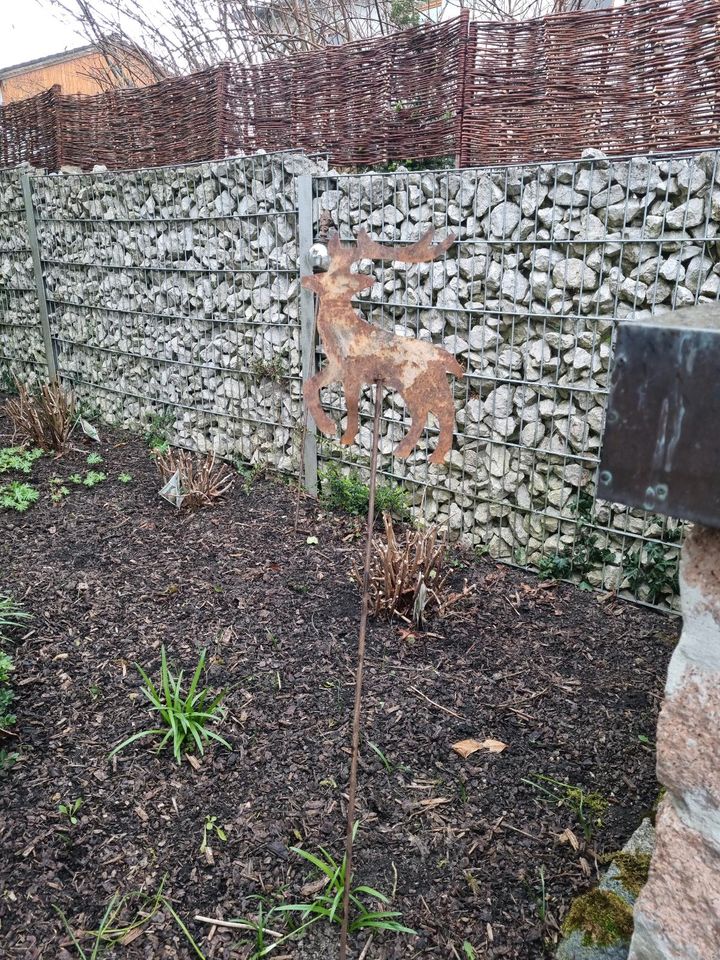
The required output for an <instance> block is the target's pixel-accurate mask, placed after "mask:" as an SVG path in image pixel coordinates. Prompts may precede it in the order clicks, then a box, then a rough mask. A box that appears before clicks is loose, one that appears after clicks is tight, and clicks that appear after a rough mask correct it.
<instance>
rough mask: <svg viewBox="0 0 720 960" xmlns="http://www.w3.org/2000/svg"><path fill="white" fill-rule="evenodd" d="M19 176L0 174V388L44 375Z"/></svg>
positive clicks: (41, 339)
mask: <svg viewBox="0 0 720 960" xmlns="http://www.w3.org/2000/svg"><path fill="white" fill-rule="evenodd" d="M20 176H21V175H20V173H19V172H15V171H4V170H3V171H0V375H1V377H2V379H1V380H0V388H2V387H3V386H5V387H8V386H10V385H11V384H12V378H13V377H14V376H16V377H18V378H20V379H21V380H22V381H27V382H33V381H35V380H36V379H37V378H38V377H40V378H42V377H43V376H44V375H45V374H46V371H47V367H46V360H45V347H44V344H43V338H42V332H41V329H40V320H39V314H38V298H37V289H36V286H35V274H34V271H33V263H32V256H31V254H30V249H29V246H28V233H27V219H26V216H25V201H24V199H23V191H22V182H21V179H20Z"/></svg>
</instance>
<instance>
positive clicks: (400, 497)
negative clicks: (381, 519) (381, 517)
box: [319, 463, 408, 518]
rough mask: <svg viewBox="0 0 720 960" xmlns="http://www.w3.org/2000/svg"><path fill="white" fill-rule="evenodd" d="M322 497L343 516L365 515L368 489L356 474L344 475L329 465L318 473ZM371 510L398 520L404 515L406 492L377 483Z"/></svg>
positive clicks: (406, 506)
mask: <svg viewBox="0 0 720 960" xmlns="http://www.w3.org/2000/svg"><path fill="white" fill-rule="evenodd" d="M319 476H320V481H321V486H322V498H323V500H324V501H325V503H326V504H327V505H328V506H329V507H335V508H336V509H339V510H344V511H345V512H346V513H350V514H354V515H362V514H365V513H367V509H368V503H369V501H370V488H369V487H368V485H367V484H366V483H363V482H362V480H361V479H360V478H359V477H358V475H357V474H356V473H350V474H344V473H341V472H340V468H339V467H338V466H337V464H334V463H331V464H330V465H329V466H328V467H326V468H325V469H324V470H321V471H320V474H319ZM375 509H376V510H377V511H378V512H385V513H391V514H393V516H395V517H398V518H402V517H405V516H407V513H408V503H407V493H406V492H405V491H404V490H403V489H402V487H398V486H391V485H390V484H383V483H379V484H378V485H377V487H376V489H375Z"/></svg>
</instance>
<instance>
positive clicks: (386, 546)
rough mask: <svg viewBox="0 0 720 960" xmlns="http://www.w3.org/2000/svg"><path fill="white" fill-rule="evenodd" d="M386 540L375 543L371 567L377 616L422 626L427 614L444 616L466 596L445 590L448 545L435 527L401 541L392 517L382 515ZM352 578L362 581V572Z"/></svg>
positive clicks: (372, 598)
mask: <svg viewBox="0 0 720 960" xmlns="http://www.w3.org/2000/svg"><path fill="white" fill-rule="evenodd" d="M383 523H384V525H385V537H384V539H383V538H381V537H376V538H375V539H374V540H373V556H372V561H371V568H370V609H371V611H372V613H373V614H375V615H383V616H386V617H393V616H399V617H400V618H401V619H403V620H405V621H406V622H408V623H413V624H414V625H415V626H416V627H421V626H422V624H423V621H424V619H425V617H426V614H427V613H429V612H430V611H434V612H435V613H438V614H439V615H441V616H442V614H443V613H445V611H446V610H447V609H448V608H449V607H450V606H451V605H452V604H453V603H455V602H456V601H457V600H459V599H460V598H461V597H463V596H465V595H466V594H467V593H468V592H469V590H468V589H467V587H466V588H465V589H464V590H463V591H461V592H460V593H448V591H447V589H446V585H447V580H448V577H449V576H450V572H451V571H450V570H445V569H444V567H445V555H446V552H447V542H446V540H445V537H444V536H443V535H441V533H440V531H439V530H438V528H437V527H436V526H430V527H427V528H426V529H424V530H408V531H407V532H406V533H405V535H404V536H403V537H402V539H398V537H397V536H396V534H395V528H394V526H393V522H392V518H391V516H390V514H388V513H384V514H383ZM353 577H354V579H355V580H357V581H358V582H359V583H361V582H362V577H361V573H360V572H359V571H358V570H357V569H353Z"/></svg>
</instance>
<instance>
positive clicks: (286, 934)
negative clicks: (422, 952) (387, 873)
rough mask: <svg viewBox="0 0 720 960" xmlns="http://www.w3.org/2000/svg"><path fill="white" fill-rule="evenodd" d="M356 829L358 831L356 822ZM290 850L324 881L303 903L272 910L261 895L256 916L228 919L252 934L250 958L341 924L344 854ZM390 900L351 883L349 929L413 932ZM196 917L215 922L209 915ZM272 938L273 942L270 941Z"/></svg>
mask: <svg viewBox="0 0 720 960" xmlns="http://www.w3.org/2000/svg"><path fill="white" fill-rule="evenodd" d="M355 831H357V824H356V825H355ZM291 850H292V852H293V853H295V854H297V856H299V857H302V859H303V860H305V861H306V862H307V863H309V864H310V865H311V867H313V870H314V872H315V873H317V874H318V875H319V879H318V882H321V883H322V887H321V889H320V890H319V891H318V893H316V894H315V896H314V897H313V899H312V900H308V901H305V902H302V903H283V904H279V905H277V906H275V907H271V908H270V909H269V910H265V908H264V905H263V900H262V899H260V907H259V909H258V915H257V918H256V919H245V918H241V919H238V920H233V921H229V922H227V923H225V924H224V925H225V926H229V927H234V928H237V929H240V930H246V931H248V932H249V933H251V934H252V935H253V938H254V941H255V942H254V952H253V953H252V954H251V955H250V957H249V958H248V960H261V958H262V957H266V956H268V955H269V954H270V953H272V952H274V951H275V950H277V948H278V947H279V946H281V945H282V944H283V943H286V942H287V941H288V940H291V939H295V938H297V937H299V936H301V935H302V934H303V933H304V932H305V931H306V930H307V929H308V928H309V927H311V926H312V925H313V924H315V923H318V922H320V921H325V922H327V923H331V924H339V923H340V922H341V920H342V901H343V891H344V885H345V867H346V859H345V857H343V859H342V862H340V863H338V862H337V861H336V860H335V859H334V858H333V857H332V856H331V855H330V854H329V853H328V851H327V850H326V849H325V848H324V847H320V848H319V853H312V852H311V851H309V850H303V849H302V848H301V847H291ZM373 901H374V902H373ZM389 904H390V898H389V897H387V896H386V895H385V894H383V893H381V892H380V891H379V890H375V889H373V887H368V886H366V885H364V884H363V885H360V886H356V887H352V888H351V891H350V906H351V911H352V914H351V920H350V925H349V930H350V932H351V933H359V932H361V931H364V930H368V931H374V930H378V931H382V930H385V931H388V932H390V933H407V934H410V935H414V934H415V931H414V930H411V929H410V928H409V927H406V926H404V925H403V924H402V922H401V920H400V919H399V918H400V917H401V914H400V913H399V911H397V910H386V909H385V907H387V906H389ZM195 919H196V920H200V921H201V922H206V923H212V920H211V919H210V918H209V917H196V918H195ZM278 921H279V923H278ZM274 926H282V927H283V929H282V930H275V929H273V927H274ZM271 938H272V942H268V941H269V940H270V939H271Z"/></svg>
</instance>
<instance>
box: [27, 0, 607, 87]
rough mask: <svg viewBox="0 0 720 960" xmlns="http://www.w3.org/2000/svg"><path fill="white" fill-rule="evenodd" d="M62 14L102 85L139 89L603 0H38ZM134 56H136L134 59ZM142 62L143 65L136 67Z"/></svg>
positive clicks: (538, 14)
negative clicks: (421, 28) (211, 70)
mask: <svg viewBox="0 0 720 960" xmlns="http://www.w3.org/2000/svg"><path fill="white" fill-rule="evenodd" d="M39 2H40V3H41V4H44V5H45V6H47V7H52V8H54V9H55V11H57V10H60V11H62V13H63V14H64V16H65V18H66V19H68V20H69V21H70V22H72V23H73V24H74V25H75V26H76V27H78V28H79V30H80V32H81V33H82V34H83V35H84V36H85V37H87V39H88V40H89V41H90V42H92V43H95V44H97V46H98V47H99V49H100V50H101V51H102V52H103V54H104V55H105V58H106V60H107V62H108V73H107V75H106V76H105V77H103V78H101V80H102V82H103V84H106V85H108V86H109V85H112V86H118V85H126V86H135V85H139V84H140V83H146V82H147V78H148V71H150V74H151V76H152V77H153V78H154V79H160V78H161V77H162V76H168V75H176V74H181V73H187V72H188V71H193V70H202V69H204V68H206V67H210V66H213V65H214V64H216V63H219V62H220V61H222V60H226V59H231V60H234V61H236V62H240V63H247V64H252V63H261V62H263V61H265V60H269V59H274V58H277V57H284V56H288V55H292V54H295V53H302V52H305V51H309V50H317V49H318V48H321V47H326V46H330V45H335V44H340V43H345V42H347V41H350V40H358V39H364V38H368V37H374V36H381V35H384V34H389V33H393V32H394V31H396V30H399V29H403V28H405V27H408V26H413V25H416V24H418V23H422V22H427V21H428V20H430V19H432V18H433V17H437V16H440V17H443V16H450V15H453V14H456V13H458V12H459V11H460V9H462V8H465V9H468V10H470V12H471V15H472V17H473V18H474V19H477V20H523V19H527V18H529V17H538V16H542V15H544V14H547V13H553V12H566V11H569V10H577V9H581V8H582V7H583V6H589V5H592V4H594V3H598V2H602V0H444V6H441V7H439V8H438V7H435V6H431V5H430V4H429V2H428V0H39ZM128 52H131V53H133V54H134V55H135V56H134V57H129V56H128ZM138 64H141V65H142V67H138Z"/></svg>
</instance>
